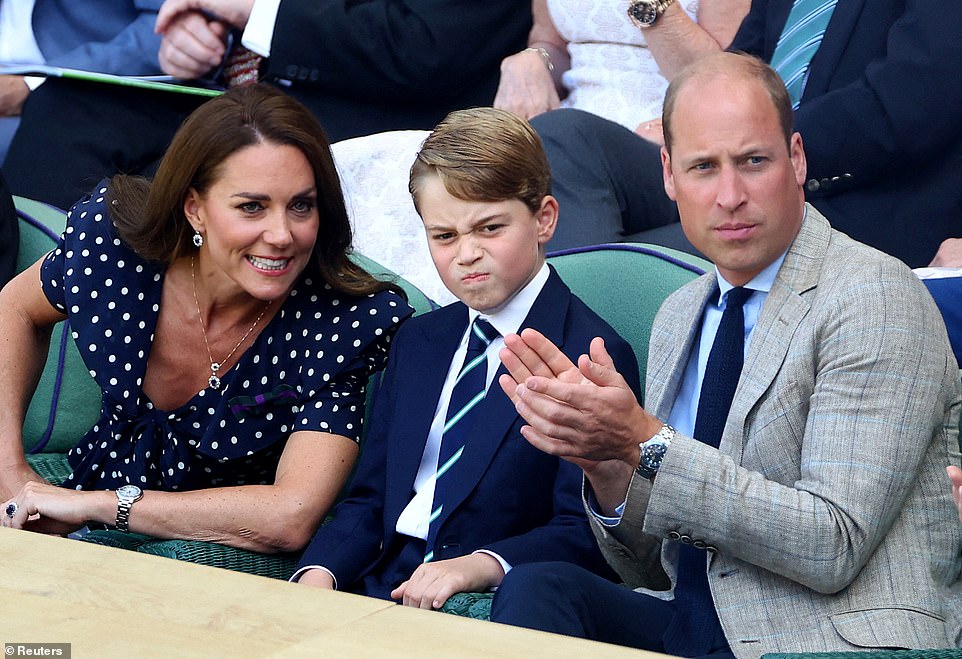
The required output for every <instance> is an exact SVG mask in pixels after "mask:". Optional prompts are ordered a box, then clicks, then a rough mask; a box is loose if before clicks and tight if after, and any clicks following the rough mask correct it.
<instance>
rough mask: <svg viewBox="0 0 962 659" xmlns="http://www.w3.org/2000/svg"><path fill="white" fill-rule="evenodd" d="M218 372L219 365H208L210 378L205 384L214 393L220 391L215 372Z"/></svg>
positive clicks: (216, 363) (214, 363)
mask: <svg viewBox="0 0 962 659" xmlns="http://www.w3.org/2000/svg"><path fill="white" fill-rule="evenodd" d="M219 370H220V364H219V363H218V362H211V363H210V377H209V378H207V384H209V385H210V388H211V389H213V390H215V391H216V390H218V389H220V378H219V377H217V371H219Z"/></svg>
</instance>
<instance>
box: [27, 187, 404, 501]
mask: <svg viewBox="0 0 962 659" xmlns="http://www.w3.org/2000/svg"><path fill="white" fill-rule="evenodd" d="M105 192H106V187H105V186H104V185H101V186H99V187H98V190H97V192H95V193H94V194H93V195H92V196H88V197H86V198H84V199H83V200H81V201H80V202H78V203H77V204H76V205H75V206H74V207H73V208H72V209H71V210H70V212H69V213H68V215H67V227H66V230H65V232H64V234H63V235H62V236H61V239H60V243H59V246H58V247H57V248H56V249H55V250H54V251H53V252H51V253H50V254H49V255H47V257H46V259H45V260H44V263H43V266H42V269H41V278H42V286H43V290H44V293H45V294H46V296H47V298H48V299H49V300H50V302H51V304H53V305H54V306H55V307H56V308H57V309H59V310H60V311H61V312H63V313H65V314H67V316H68V320H69V323H70V326H71V329H72V332H73V338H74V341H76V343H77V346H78V348H79V350H80V354H81V356H82V357H83V360H84V363H85V364H86V366H87V368H88V369H89V370H90V374H91V376H93V378H94V379H95V380H96V382H97V384H98V385H99V386H100V388H101V390H102V391H103V399H102V408H101V417H100V419H99V421H98V422H97V423H96V425H94V427H93V428H91V429H90V431H89V432H88V433H87V434H86V435H84V437H83V438H82V439H81V440H80V442H79V443H78V444H77V445H76V446H75V447H74V448H73V449H71V451H70V452H69V454H68V458H69V461H70V465H71V467H72V468H73V473H72V475H71V476H70V477H69V478H68V479H67V480H66V481H65V482H64V486H65V487H74V488H76V489H114V488H116V487H118V486H120V485H123V484H126V483H133V484H134V485H139V486H140V487H142V488H145V489H159V490H168V491H174V490H191V489H200V488H205V487H218V486H231V485H244V484H264V483H272V482H273V480H274V474H275V471H276V468H277V463H278V460H279V459H280V454H281V452H282V451H283V449H284V445H285V443H286V440H287V437H288V436H289V435H290V434H291V433H292V432H296V431H302V430H307V431H318V432H322V433H333V434H338V435H345V436H347V437H351V438H354V439H355V441H357V440H359V438H360V432H361V424H362V419H363V414H364V397H365V386H366V384H367V379H368V377H369V376H370V375H371V374H372V373H373V372H375V371H377V370H380V369H381V368H383V367H384V364H385V362H386V360H387V353H388V347H389V344H390V340H391V337H392V336H393V334H394V332H395V330H396V329H397V326H398V324H399V323H400V322H401V321H402V320H403V319H405V318H406V317H408V316H409V315H410V314H411V312H412V310H411V308H410V307H409V306H408V305H407V303H406V302H405V301H404V300H403V298H401V297H400V296H399V295H397V294H395V293H392V292H383V293H377V294H374V295H370V296H366V297H360V298H355V297H350V296H346V295H344V294H340V293H336V292H334V291H333V290H331V289H330V287H329V286H327V285H326V284H321V283H320V282H319V281H318V280H317V279H316V278H314V279H312V277H311V276H310V275H304V276H302V277H301V279H300V280H299V281H298V282H297V284H296V285H295V287H294V289H293V290H292V291H291V293H290V296H289V297H288V299H287V300H285V302H284V304H283V306H282V307H281V309H280V311H279V312H278V313H277V314H276V315H275V316H274V318H273V319H272V320H271V322H270V323H269V324H268V325H267V326H265V327H264V329H263V330H262V331H261V333H260V335H259V336H258V337H257V339H256V341H255V342H254V343H253V344H252V345H251V347H249V348H248V349H247V350H246V352H245V353H244V354H243V355H242V356H241V357H240V360H239V361H238V362H237V364H236V365H235V366H234V367H233V368H231V369H230V370H229V371H227V372H226V373H224V374H223V375H222V378H221V379H222V381H223V384H222V386H221V388H220V389H219V390H214V389H205V390H203V391H200V392H198V393H197V395H195V396H194V397H193V398H192V399H191V400H189V401H188V402H187V403H186V404H184V405H183V406H181V407H179V408H177V409H174V410H159V409H157V408H155V407H154V406H153V404H152V403H151V401H150V400H149V399H148V398H147V396H146V395H145V394H144V392H143V391H142V390H141V385H142V384H143V378H144V373H145V371H146V367H147V357H148V355H149V354H150V345H151V341H152V340H153V333H154V328H155V326H156V322H157V316H158V311H159V308H160V307H159V304H160V297H161V290H162V287H163V279H164V271H165V266H164V265H163V264H157V263H151V262H147V261H145V260H143V259H142V258H140V257H139V256H137V254H135V253H134V252H133V251H132V250H131V249H130V248H129V247H127V246H126V245H125V244H124V243H122V242H121V241H120V239H119V238H118V237H117V235H116V231H115V228H114V226H113V223H112V222H111V220H110V217H109V215H108V213H107V210H106V206H105V202H104V194H105ZM184 340H185V341H186V340H192V339H190V338H185V339H184ZM319 441H324V440H323V438H322V439H320V440H319Z"/></svg>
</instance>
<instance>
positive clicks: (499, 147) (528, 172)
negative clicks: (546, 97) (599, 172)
mask: <svg viewBox="0 0 962 659" xmlns="http://www.w3.org/2000/svg"><path fill="white" fill-rule="evenodd" d="M429 174H435V175H437V176H438V178H439V179H441V183H442V184H443V185H444V189H445V190H447V192H448V194H450V195H451V196H453V197H456V198H458V199H463V200H465V201H504V200H508V199H518V200H520V201H521V202H523V203H524V204H525V206H527V207H528V208H529V209H531V211H532V212H534V211H537V210H538V209H539V208H540V207H541V202H542V200H543V199H544V198H545V196H546V195H549V194H551V170H550V168H549V167H548V158H547V157H546V156H545V153H544V147H542V145H541V139H540V138H539V137H538V134H537V133H536V132H535V131H534V129H533V128H531V126H530V124H528V122H527V121H525V120H523V119H521V118H519V117H517V116H515V115H514V114H511V113H510V112H506V111H504V110H497V109H495V108H472V109H469V110H457V111H455V112H452V113H451V114H449V115H448V116H447V117H445V118H444V119H443V120H442V121H441V123H439V124H438V125H437V127H436V128H435V129H434V130H433V131H432V132H431V134H430V135H428V137H427V139H426V140H424V143H423V144H422V145H421V149H420V151H419V152H418V155H417V157H416V158H415V160H414V164H413V165H411V177H410V179H409V182H408V190H409V191H410V192H411V196H412V197H413V199H414V206H415V208H417V209H418V212H419V213H420V212H421V211H420V209H419V208H418V191H419V185H420V183H421V180H422V179H423V178H424V177H425V176H427V175H429Z"/></svg>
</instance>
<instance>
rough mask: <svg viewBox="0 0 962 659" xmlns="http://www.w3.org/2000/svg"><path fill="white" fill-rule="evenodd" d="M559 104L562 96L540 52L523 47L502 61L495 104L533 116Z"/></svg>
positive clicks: (523, 116) (516, 112) (524, 116)
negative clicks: (523, 48)
mask: <svg viewBox="0 0 962 659" xmlns="http://www.w3.org/2000/svg"><path fill="white" fill-rule="evenodd" d="M560 105H561V98H560V97H559V96H558V90H557V89H555V84H554V79H553V78H552V76H551V72H550V71H548V67H547V66H546V65H545V61H544V58H543V57H542V56H541V53H539V52H538V51H537V50H522V51H521V52H520V53H515V54H514V55H511V56H509V57H506V58H504V60H502V62H501V81H500V82H499V83H498V92H497V94H495V96H494V107H496V108H499V109H501V110H507V111H508V112H513V113H514V114H516V115H518V116H519V117H521V118H522V119H530V118H531V117H534V116H536V115H539V114H541V113H543V112H547V111H548V110H554V109H555V108H557V107H559V106H560Z"/></svg>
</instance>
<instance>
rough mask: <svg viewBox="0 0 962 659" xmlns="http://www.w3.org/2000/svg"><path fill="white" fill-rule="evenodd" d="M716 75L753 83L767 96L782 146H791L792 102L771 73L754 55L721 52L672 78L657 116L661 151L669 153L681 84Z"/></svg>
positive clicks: (778, 79) (691, 65)
mask: <svg viewBox="0 0 962 659" xmlns="http://www.w3.org/2000/svg"><path fill="white" fill-rule="evenodd" d="M719 75H729V76H734V77H740V78H747V79H753V80H757V81H759V82H760V83H761V85H762V86H763V87H764V88H765V91H766V92H768V97H769V98H770V99H771V101H772V106H773V107H774V108H775V111H776V112H777V113H778V123H779V124H780V125H781V127H782V133H783V134H784V135H785V144H786V146H788V145H790V144H791V141H792V131H793V121H794V115H793V114H792V101H791V98H789V96H788V91H787V90H786V89H785V83H784V82H782V79H781V78H780V77H779V76H778V74H777V73H776V72H775V70H774V69H773V68H772V67H770V66H769V65H768V64H766V63H765V62H763V61H762V60H760V59H758V58H757V57H755V56H754V55H748V54H746V53H728V52H721V53H715V54H712V55H708V56H706V57H703V58H701V59H699V60H696V61H695V62H694V63H693V64H690V65H689V66H687V67H686V68H685V69H684V70H683V71H682V72H681V73H679V74H678V75H677V76H675V78H674V80H672V81H671V84H670V85H668V91H667V92H666V93H665V105H664V109H663V110H662V114H661V123H662V130H663V131H664V137H665V148H666V149H668V153H671V142H672V137H673V135H672V133H671V119H672V116H673V115H674V113H675V103H676V102H677V100H678V94H679V93H681V90H682V89H683V88H684V87H685V84H686V83H688V82H689V81H692V80H706V79H709V78H713V77H716V76H719Z"/></svg>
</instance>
